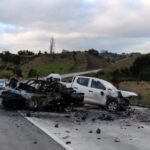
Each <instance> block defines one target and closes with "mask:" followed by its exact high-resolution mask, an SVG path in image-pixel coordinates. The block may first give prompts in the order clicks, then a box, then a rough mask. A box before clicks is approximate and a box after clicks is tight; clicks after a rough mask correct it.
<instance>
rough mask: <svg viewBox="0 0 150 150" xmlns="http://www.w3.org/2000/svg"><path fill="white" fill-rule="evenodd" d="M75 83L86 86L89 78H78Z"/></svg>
mask: <svg viewBox="0 0 150 150" xmlns="http://www.w3.org/2000/svg"><path fill="white" fill-rule="evenodd" d="M77 83H78V84H80V85H83V86H88V84H89V79H88V78H78V79H77Z"/></svg>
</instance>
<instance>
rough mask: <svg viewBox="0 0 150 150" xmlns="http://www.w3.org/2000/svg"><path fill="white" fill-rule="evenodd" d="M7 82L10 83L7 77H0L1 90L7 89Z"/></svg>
mask: <svg viewBox="0 0 150 150" xmlns="http://www.w3.org/2000/svg"><path fill="white" fill-rule="evenodd" d="M7 84H8V80H7V79H0V90H5V89H6V86H7Z"/></svg>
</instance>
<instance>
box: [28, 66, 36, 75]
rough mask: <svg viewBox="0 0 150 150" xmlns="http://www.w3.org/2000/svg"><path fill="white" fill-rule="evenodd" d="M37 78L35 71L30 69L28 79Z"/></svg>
mask: <svg viewBox="0 0 150 150" xmlns="http://www.w3.org/2000/svg"><path fill="white" fill-rule="evenodd" d="M35 76H37V71H36V70H35V69H32V68H31V69H30V70H29V73H28V77H35Z"/></svg>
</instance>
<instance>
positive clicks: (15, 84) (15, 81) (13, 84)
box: [9, 75, 18, 89]
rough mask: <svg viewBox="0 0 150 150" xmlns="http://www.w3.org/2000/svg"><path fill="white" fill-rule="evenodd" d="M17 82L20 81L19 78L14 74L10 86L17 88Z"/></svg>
mask: <svg viewBox="0 0 150 150" xmlns="http://www.w3.org/2000/svg"><path fill="white" fill-rule="evenodd" d="M17 83H18V79H17V77H16V75H14V76H13V77H12V78H11V79H10V81H9V87H10V88H12V89H15V88H16V86H17Z"/></svg>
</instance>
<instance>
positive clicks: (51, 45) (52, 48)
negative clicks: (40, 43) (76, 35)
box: [49, 37, 55, 54]
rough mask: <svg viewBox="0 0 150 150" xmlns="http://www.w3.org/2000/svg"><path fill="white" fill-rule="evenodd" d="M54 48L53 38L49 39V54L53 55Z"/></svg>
mask: <svg viewBox="0 0 150 150" xmlns="http://www.w3.org/2000/svg"><path fill="white" fill-rule="evenodd" d="M54 46H55V39H54V38H53V37H51V39H50V46H49V50H50V54H53V53H54Z"/></svg>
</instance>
